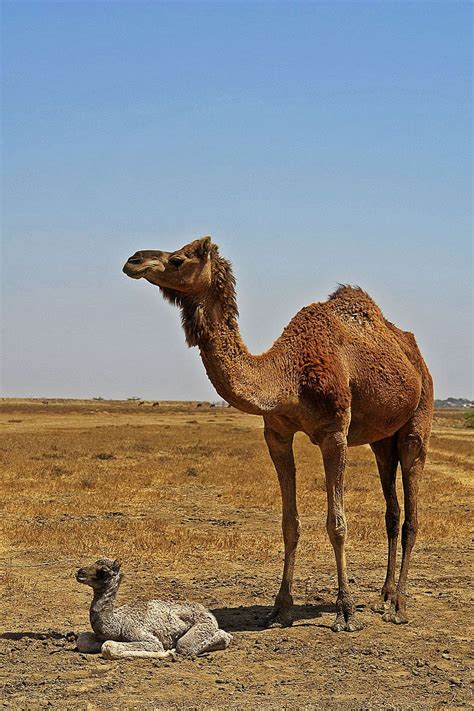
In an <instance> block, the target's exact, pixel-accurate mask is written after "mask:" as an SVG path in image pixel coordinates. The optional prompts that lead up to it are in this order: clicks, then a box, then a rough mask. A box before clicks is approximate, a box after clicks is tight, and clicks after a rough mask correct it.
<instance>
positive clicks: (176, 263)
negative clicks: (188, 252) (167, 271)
mask: <svg viewBox="0 0 474 711" xmlns="http://www.w3.org/2000/svg"><path fill="white" fill-rule="evenodd" d="M168 261H169V263H170V264H172V265H173V267H176V268H178V267H180V266H181V265H182V263H183V262H184V257H170V258H169V260H168Z"/></svg>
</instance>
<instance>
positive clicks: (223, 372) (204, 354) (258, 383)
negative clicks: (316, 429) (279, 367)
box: [161, 245, 276, 414]
mask: <svg viewBox="0 0 474 711" xmlns="http://www.w3.org/2000/svg"><path fill="white" fill-rule="evenodd" d="M210 259H211V261H212V283H211V285H210V287H209V288H208V289H207V290H206V291H205V292H204V293H202V294H201V295H197V296H196V295H193V296H186V295H182V294H178V293H177V292H174V291H171V290H169V289H161V291H162V293H163V296H164V297H165V298H166V299H167V300H168V301H170V302H171V303H173V304H176V305H177V306H179V307H180V309H181V322H182V325H183V329H184V332H185V335H186V342H187V344H188V346H190V347H191V346H198V347H199V350H200V352H201V358H202V360H203V363H204V367H205V368H206V372H207V375H208V377H209V379H210V380H211V382H212V384H213V385H214V387H215V388H216V390H217V392H218V393H219V395H220V396H221V397H222V398H224V399H225V400H227V401H228V402H230V403H231V404H232V405H234V406H235V407H238V408H239V409H240V410H244V411H246V412H251V413H253V414H264V413H265V412H268V410H270V409H273V407H274V406H275V398H276V392H271V388H269V387H268V383H271V382H275V377H274V376H275V374H276V373H274V370H275V363H274V359H273V358H272V357H271V356H270V354H269V353H267V354H263V355H261V356H253V355H252V354H251V353H250V352H249V351H248V349H247V347H246V345H245V343H244V342H243V340H242V337H241V335H240V330H239V325H238V315H239V312H238V308H237V300H236V295H235V279H234V275H233V273H232V267H231V265H230V263H229V262H228V261H227V260H226V259H224V258H223V257H221V256H220V255H219V253H218V251H217V247H216V246H215V245H213V248H212V251H211V255H210Z"/></svg>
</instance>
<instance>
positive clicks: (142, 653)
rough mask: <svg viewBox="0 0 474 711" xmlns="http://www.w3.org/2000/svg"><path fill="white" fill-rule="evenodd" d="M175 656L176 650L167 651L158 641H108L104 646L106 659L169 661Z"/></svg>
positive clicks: (103, 653)
mask: <svg viewBox="0 0 474 711" xmlns="http://www.w3.org/2000/svg"><path fill="white" fill-rule="evenodd" d="M174 655H175V650H174V649H168V650H166V651H165V650H164V649H163V645H162V644H161V642H159V641H158V640H157V641H156V642H145V641H142V642H113V641H112V640H107V642H104V643H103V645H102V656H103V657H104V659H137V658H138V659H169V658H170V657H174Z"/></svg>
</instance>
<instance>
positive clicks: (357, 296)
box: [326, 284, 385, 325]
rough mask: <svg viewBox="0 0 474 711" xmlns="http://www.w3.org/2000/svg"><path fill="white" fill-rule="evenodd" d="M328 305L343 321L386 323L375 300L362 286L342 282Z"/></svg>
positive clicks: (362, 323)
mask: <svg viewBox="0 0 474 711" xmlns="http://www.w3.org/2000/svg"><path fill="white" fill-rule="evenodd" d="M326 303H327V305H328V307H329V308H330V309H331V311H332V312H333V313H335V314H336V315H337V316H338V317H339V318H340V319H341V320H343V321H351V322H353V323H357V324H359V325H364V324H366V325H370V324H380V323H382V324H384V323H385V319H384V317H383V314H382V312H381V310H380V309H379V307H378V306H377V304H376V303H375V301H374V300H373V299H372V298H371V297H370V296H369V295H368V294H367V293H366V292H365V291H364V290H363V289H361V288H360V286H349V285H346V284H341V285H340V286H339V287H338V288H337V289H336V291H334V292H333V293H332V294H331V295H330V296H329V299H328V300H327V302H326Z"/></svg>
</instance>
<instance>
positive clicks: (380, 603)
mask: <svg viewBox="0 0 474 711" xmlns="http://www.w3.org/2000/svg"><path fill="white" fill-rule="evenodd" d="M392 594H393V592H392V591H390V590H385V589H384V588H382V592H381V594H380V597H379V599H378V600H377V601H376V602H374V603H373V604H372V605H371V606H370V609H371V610H372V612H377V613H378V614H379V615H383V614H384V613H385V612H387V610H388V609H389V607H390V598H391V597H392Z"/></svg>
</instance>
